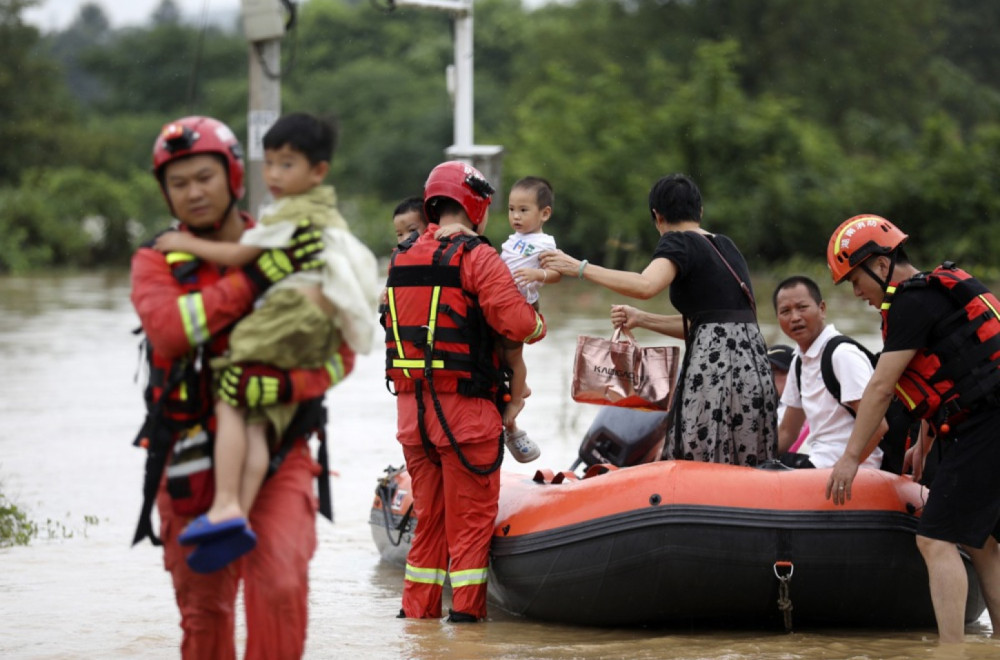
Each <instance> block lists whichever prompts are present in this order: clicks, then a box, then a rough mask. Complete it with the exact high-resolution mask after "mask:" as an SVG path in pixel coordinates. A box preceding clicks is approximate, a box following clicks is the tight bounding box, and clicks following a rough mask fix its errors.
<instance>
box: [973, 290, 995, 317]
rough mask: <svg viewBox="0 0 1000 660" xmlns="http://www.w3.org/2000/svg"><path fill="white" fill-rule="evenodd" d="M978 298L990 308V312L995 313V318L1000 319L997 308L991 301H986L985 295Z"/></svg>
mask: <svg viewBox="0 0 1000 660" xmlns="http://www.w3.org/2000/svg"><path fill="white" fill-rule="evenodd" d="M977 298H979V299H980V300H982V301H983V304H984V305H986V306H987V307H989V308H990V311H991V312H993V316H994V317H1000V314H997V310H996V308H995V307H994V306H993V305H991V304H990V301H989V300H987V299H986V295H985V294H982V293H981V294H979V295H978V296H977Z"/></svg>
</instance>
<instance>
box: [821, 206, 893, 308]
mask: <svg viewBox="0 0 1000 660" xmlns="http://www.w3.org/2000/svg"><path fill="white" fill-rule="evenodd" d="M907 238H909V236H907V235H906V234H904V233H903V232H902V231H900V230H899V229H898V228H897V227H896V225H894V224H892V223H891V222H889V221H888V220H886V219H885V218H883V217H882V216H879V215H872V214H863V215H856V216H854V217H853V218H848V219H847V220H845V221H844V222H842V223H841V224H840V226H839V227H837V229H836V231H834V232H833V234H832V235H831V236H830V242H829V244H828V245H827V248H826V263H827V265H828V266H829V267H830V274H831V275H832V276H833V282H834V284H840V283H841V282H843V281H844V280H850V282H851V284H852V286H853V287H854V295H856V296H858V297H859V298H864V299H865V300H867V301H868V303H869V304H871V305H873V306H875V307H879V306H880V305H881V304H882V300H883V298H884V297H885V292H886V290H887V289H888V288H889V284H890V283H891V282H892V281H893V279H892V276H893V271H894V270H895V267H896V265H897V264H907V265H908V264H909V260H908V259H907V257H906V252H905V251H904V250H903V243H905V242H906V239H907Z"/></svg>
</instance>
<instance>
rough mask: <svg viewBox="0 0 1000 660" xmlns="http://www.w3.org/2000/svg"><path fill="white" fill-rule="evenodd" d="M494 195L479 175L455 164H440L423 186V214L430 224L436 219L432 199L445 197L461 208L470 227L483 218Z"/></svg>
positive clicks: (457, 162) (473, 170) (460, 163)
mask: <svg viewBox="0 0 1000 660" xmlns="http://www.w3.org/2000/svg"><path fill="white" fill-rule="evenodd" d="M494 192H496V191H495V190H494V189H493V186H491V185H490V182H489V181H487V180H486V177H484V176H483V174H482V172H480V171H479V170H477V169H476V168H474V167H473V166H471V165H467V164H466V163H463V162H461V161H458V160H450V161H448V162H447V163H441V164H440V165H438V166H437V167H435V168H434V169H433V170H431V173H430V174H429V175H428V176H427V183H425V184H424V211H425V212H426V213H427V218H428V219H429V220H430V221H431V222H437V221H438V220H439V219H440V215H441V214H440V213H439V212H438V210H437V209H436V208H435V199H436V198H439V197H447V198H449V199H453V200H455V201H456V202H458V203H459V204H461V205H462V208H463V209H465V213H466V215H468V216H469V220H471V221H472V226H473V227H478V226H479V225H480V224H481V223H482V222H483V220H484V219H485V218H486V210H487V209H488V208H489V206H490V200H491V199H492V198H493V193H494Z"/></svg>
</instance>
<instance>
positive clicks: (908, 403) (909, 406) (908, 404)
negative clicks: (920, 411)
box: [896, 383, 916, 410]
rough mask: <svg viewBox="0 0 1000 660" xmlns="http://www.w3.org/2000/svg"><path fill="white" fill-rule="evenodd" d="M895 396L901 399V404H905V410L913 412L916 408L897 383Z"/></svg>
mask: <svg viewBox="0 0 1000 660" xmlns="http://www.w3.org/2000/svg"><path fill="white" fill-rule="evenodd" d="M896 395H897V396H899V397H900V398H901V399H903V403H905V404H906V407H907V409H909V410H913V409H914V408H915V407H916V404H914V403H913V399H911V398H910V397H908V396H906V392H904V391H903V388H902V387H900V386H899V383H896Z"/></svg>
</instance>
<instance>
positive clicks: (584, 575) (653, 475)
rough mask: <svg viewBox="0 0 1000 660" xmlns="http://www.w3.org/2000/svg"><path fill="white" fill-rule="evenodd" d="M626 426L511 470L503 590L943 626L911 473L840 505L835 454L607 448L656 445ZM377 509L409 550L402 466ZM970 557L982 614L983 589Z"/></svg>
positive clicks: (599, 608)
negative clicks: (530, 469)
mask: <svg viewBox="0 0 1000 660" xmlns="http://www.w3.org/2000/svg"><path fill="white" fill-rule="evenodd" d="M608 410H614V409H608ZM602 413H603V411H602ZM614 414H615V415H620V416H625V417H630V423H631V422H634V420H635V419H641V420H642V421H641V423H642V424H646V425H647V426H649V424H650V421H649V420H650V419H651V418H638V417H631V416H635V415H647V414H654V415H655V414H656V413H638V412H636V411H625V412H616V413H614ZM600 421H601V419H600V415H599V417H598V419H597V420H595V424H598V423H599V422H600ZM658 423H659V422H657V424H658ZM633 425H634V424H633ZM619 426H620V425H619ZM653 426H656V424H654V425H653ZM651 432H652V433H659V430H658V426H657V428H656V429H654V430H653V431H649V430H647V431H646V433H647V434H649V433H651ZM627 436H628V433H625V434H617V435H616V434H615V433H613V432H609V431H608V429H607V427H606V426H605V428H603V429H601V430H599V432H597V433H595V432H594V428H593V427H592V429H591V431H590V432H588V437H586V438H585V439H584V443H583V445H582V446H581V450H580V456H581V461H578V465H579V463H581V462H583V463H587V464H588V466H587V467H586V469H585V471H583V472H582V474H580V473H578V472H577V471H575V470H573V469H571V470H568V471H563V472H558V473H556V472H552V471H546V470H539V471H538V472H536V473H535V474H534V475H526V474H516V473H514V472H508V471H504V472H503V473H502V475H501V487H500V505H499V513H498V516H497V521H496V527H495V530H494V536H493V544H492V549H491V564H490V581H489V587H490V596H491V599H492V600H493V601H494V602H495V603H496V604H497V605H499V606H500V607H502V608H503V609H505V610H507V611H509V612H512V613H515V614H520V615H523V616H526V617H530V618H535V619H541V620H548V621H556V622H563V623H573V624H583V625H599V626H632V625H662V626H670V625H698V624H705V625H725V626H740V627H742V626H754V627H761V626H765V627H779V628H780V627H781V626H782V625H784V627H785V628H786V629H792V627H793V625H794V626H795V627H800V626H837V627H860V626H865V627H869V626H873V627H882V628H933V627H934V626H935V620H934V611H933V608H932V606H931V599H930V593H929V590H928V583H927V571H926V568H925V566H924V562H923V559H922V558H921V556H920V553H919V552H918V550H917V548H916V543H915V541H914V532H915V530H916V527H917V521H918V517H919V515H920V512H921V509H922V507H923V504H924V501H925V500H926V495H927V491H926V489H925V488H924V487H923V486H921V485H920V484H918V483H915V482H914V481H913V480H912V479H910V478H908V477H902V476H899V475H895V474H891V473H888V472H883V471H879V470H860V471H859V473H858V476H857V478H856V480H855V482H854V486H853V498H852V499H851V500H850V502H848V503H847V504H846V505H845V506H834V505H833V504H832V503H831V502H830V501H828V500H827V499H826V498H825V497H824V489H825V486H826V482H827V478H828V477H829V473H830V470H829V469H825V470H812V469H804V470H792V469H788V468H784V467H783V466H779V465H771V466H766V467H770V468H773V469H764V468H748V467H738V466H731V465H718V464H706V463H694V462H688V461H654V462H646V463H641V464H638V465H632V466H625V467H617V466H615V465H614V464H613V463H602V462H598V460H599V459H600V458H601V457H602V456H603V457H604V458H607V457H612V458H615V457H617V458H618V459H620V461H622V462H627V461H628V460H634V459H635V457H636V456H637V455H638V454H643V453H646V454H648V451H644V450H641V449H640V450H639V451H638V454H637V453H636V451H635V450H634V449H635V446H636V445H642V444H643V443H642V442H632V441H631V440H630V439H629V438H628V437H627ZM660 437H662V436H660ZM595 438H596V439H595ZM609 438H610V439H609ZM602 443H603V445H602ZM371 524H372V533H373V538H374V540H375V543H376V546H377V547H378V549H379V552H380V554H381V556H382V558H383V560H385V561H389V562H394V563H398V564H405V560H406V551H407V550H408V548H409V543H410V541H411V539H412V533H413V530H414V528H415V526H416V525H417V524H419V521H418V520H416V519H415V517H414V515H413V510H412V501H411V499H410V496H409V476H408V474H407V473H406V470H405V468H397V469H389V470H387V473H386V475H385V476H384V477H382V479H380V480H379V485H378V487H377V488H376V497H375V500H374V504H373V507H372V512H371ZM965 565H966V577H967V579H968V583H969V595H968V599H967V603H966V617H965V619H966V622H973V621H975V620H977V619H978V618H979V616H980V615H981V614H982V613H983V611H984V609H985V603H984V601H983V598H982V595H981V593H980V590H979V583H978V580H977V578H976V575H975V573H974V571H973V569H972V566H971V562H969V561H968V559H967V558H965Z"/></svg>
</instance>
